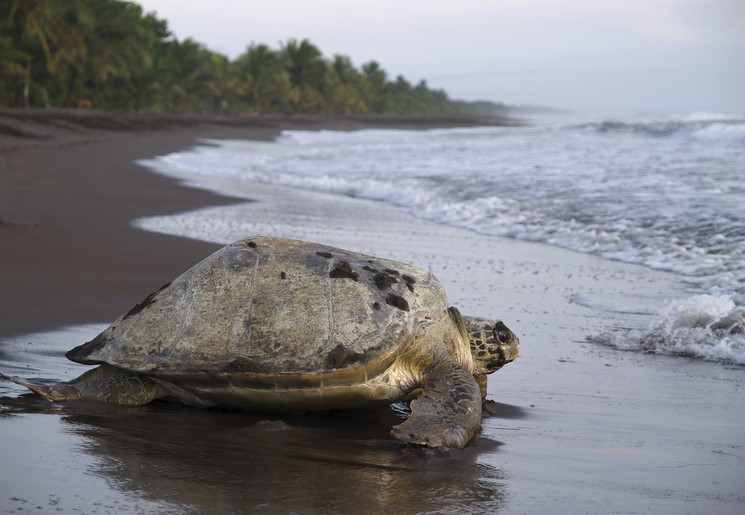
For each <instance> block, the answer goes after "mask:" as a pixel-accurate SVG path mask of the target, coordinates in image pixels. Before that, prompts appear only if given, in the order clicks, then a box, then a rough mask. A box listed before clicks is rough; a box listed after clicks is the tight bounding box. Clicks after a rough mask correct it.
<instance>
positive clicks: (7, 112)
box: [0, 107, 521, 151]
mask: <svg viewBox="0 0 745 515" xmlns="http://www.w3.org/2000/svg"><path fill="white" fill-rule="evenodd" d="M520 124H521V123H520V121H519V120H517V119H515V118H509V117H504V116H481V115H311V114H297V115H278V114H260V115H257V114H254V115H225V114H191V113H165V112H153V111H140V112H131V111H113V110H101V109H64V108H49V109H43V108H26V109H24V108H8V107H6V108H0V151H3V150H7V149H13V148H19V147H28V146H39V145H42V144H45V143H52V144H54V143H71V142H79V141H87V140H89V139H90V138H96V139H98V138H105V137H107V136H111V135H113V134H117V133H122V132H124V133H133V134H140V133H143V132H152V131H174V130H180V129H188V130H193V129H199V128H203V129H224V130H229V129H235V130H257V131H262V132H263V133H266V132H267V131H271V132H273V133H276V134H279V132H280V131H281V130H284V129H300V130H302V129H305V130H323V129H326V130H359V129H365V128H391V129H432V128H447V127H475V126H516V125H520ZM264 137H266V136H264Z"/></svg>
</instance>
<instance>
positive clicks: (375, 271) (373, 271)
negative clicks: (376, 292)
mask: <svg viewBox="0 0 745 515" xmlns="http://www.w3.org/2000/svg"><path fill="white" fill-rule="evenodd" d="M362 269H363V270H367V271H368V272H372V273H374V274H377V273H378V272H379V271H380V270H378V269H377V268H373V267H371V266H367V265H365V266H363V267H362Z"/></svg>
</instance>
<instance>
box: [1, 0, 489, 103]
mask: <svg viewBox="0 0 745 515" xmlns="http://www.w3.org/2000/svg"><path fill="white" fill-rule="evenodd" d="M0 105H4V106H19V107H22V106H59V107H91V106H92V107H97V108H117V109H129V110H142V109H147V110H160V111H190V112H215V113H228V112H230V113H246V112H279V113H298V112H303V113H335V114H346V113H355V114H361V113H399V114H434V113H436V114H446V113H476V114H494V113H495V112H496V111H497V110H498V109H499V108H500V107H501V106H500V105H499V104H491V103H466V102H459V101H453V100H450V99H449V98H448V96H447V94H446V93H445V92H444V91H442V90H436V89H430V88H429V87H428V86H427V84H426V83H425V82H424V81H421V82H419V83H418V84H416V85H412V84H411V83H409V82H408V81H407V80H406V79H405V78H404V77H402V76H398V77H396V79H395V80H389V78H388V74H387V73H386V72H385V70H384V69H383V68H381V67H380V65H379V64H378V63H377V62H375V61H370V62H369V63H366V64H363V65H362V66H361V68H360V69H357V68H356V67H355V66H354V65H353V64H352V62H351V60H350V59H349V58H348V57H346V56H343V55H334V56H333V58H332V59H327V58H325V57H324V56H323V54H322V53H321V51H320V50H319V49H318V48H317V47H315V46H314V45H313V44H312V43H311V42H310V41H308V40H307V39H304V40H302V41H298V40H296V39H290V40H288V41H287V42H285V43H284V44H282V45H281V46H280V48H279V49H272V48H270V47H268V46H266V45H264V44H254V43H252V44H251V45H250V46H248V47H247V48H246V51H245V52H244V53H243V54H241V55H240V56H239V57H238V58H237V59H235V60H234V61H231V60H230V59H228V58H227V57H226V56H224V55H221V54H218V53H215V52H212V51H210V50H208V49H207V48H205V47H204V45H202V44H201V43H198V42H196V41H193V40H192V39H184V40H182V41H179V40H178V39H176V38H175V37H173V35H172V34H171V33H170V31H169V29H168V23H167V22H166V21H165V20H161V19H158V18H157V17H156V16H155V15H154V14H152V13H144V12H143V10H142V7H141V6H139V5H138V4H136V3H133V2H125V1H120V0H0ZM490 111H491V112H490Z"/></svg>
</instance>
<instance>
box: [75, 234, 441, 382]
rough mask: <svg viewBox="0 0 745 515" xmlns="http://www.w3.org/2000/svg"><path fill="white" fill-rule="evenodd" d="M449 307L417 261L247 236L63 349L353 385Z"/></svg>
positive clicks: (183, 375)
mask: <svg viewBox="0 0 745 515" xmlns="http://www.w3.org/2000/svg"><path fill="white" fill-rule="evenodd" d="M446 309H447V303H446V299H445V292H444V289H443V287H442V285H441V284H440V282H439V281H438V280H437V279H436V278H435V277H434V276H433V275H432V274H430V273H429V272H427V271H425V270H422V269H420V268H416V267H413V266H410V265H406V264H403V263H397V262H394V261H389V260H385V259H379V258H375V257H371V256H366V255H363V254H358V253H355V252H349V251H345V250H341V249H337V248H333V247H328V246H324V245H319V244H315V243H307V242H301V241H294V240H286V239H278V238H267V237H256V238H248V239H244V240H240V241H238V242H235V243H233V244H231V245H228V246H226V247H224V248H222V249H220V250H219V251H217V252H216V253H214V254H212V255H211V256H209V257H208V258H206V259H205V260H203V261H202V262H200V263H198V264H197V265H195V266H194V267H192V268H191V269H189V270H188V271H186V272H185V273H184V274H182V275H181V276H179V277H178V278H176V279H175V280H174V281H173V282H171V283H169V284H167V285H165V286H163V287H162V288H161V289H160V290H159V291H157V292H155V293H153V294H151V295H149V296H148V297H147V298H146V299H145V300H143V301H142V302H140V303H139V304H137V305H136V306H134V307H133V308H132V309H131V310H130V311H129V312H128V313H126V314H125V315H123V316H122V317H120V318H119V319H118V320H117V321H116V322H114V323H113V324H112V325H111V326H110V327H109V328H108V329H106V330H105V331H103V332H102V333H101V334H99V335H98V336H97V337H96V338H94V339H93V340H91V341H90V342H88V343H86V344H83V345H81V346H79V347H77V348H75V349H73V350H71V351H70V352H68V353H67V357H68V358H70V359H71V360H73V361H77V362H80V363H85V364H98V363H108V364H110V365H113V366H116V367H119V368H122V369H127V370H130V371H133V372H137V373H144V374H147V375H150V376H152V377H162V378H169V379H173V378H180V381H179V382H180V383H181V384H184V381H185V380H188V381H190V380H196V381H198V382H202V383H203V384H209V382H210V381H211V380H215V381H217V380H218V378H220V379H219V380H220V381H223V382H224V381H225V380H226V378H227V380H228V381H230V380H231V378H232V377H233V376H235V377H240V378H242V379H243V381H244V382H245V381H246V380H249V382H250V378H251V377H265V378H266V377H269V378H272V379H271V380H272V382H274V383H275V385H276V384H277V383H281V381H282V377H288V378H289V377H296V378H298V377H300V378H305V379H308V378H311V377H312V376H317V375H320V374H322V375H324V376H325V377H326V378H329V377H333V376H334V374H335V373H336V374H342V375H345V376H347V379H346V381H345V382H346V384H351V383H352V382H354V381H363V380H364V378H366V377H372V376H373V375H374V374H376V373H379V372H382V371H383V370H385V369H386V368H387V367H388V366H390V364H391V363H392V362H393V361H394V360H395V359H396V357H397V356H398V355H399V353H400V352H401V350H402V348H403V347H404V346H406V345H407V344H408V342H409V341H410V336H411V333H412V331H413V330H414V327H415V325H416V323H417V322H418V321H419V320H422V319H423V318H424V317H432V318H440V317H442V314H443V312H444V311H445V310H446ZM349 372H355V373H353V374H352V375H351V376H350V374H349ZM355 378H356V379H355ZM327 380H328V379H327ZM311 382H313V381H311ZM239 383H240V382H239V381H236V383H235V386H236V387H239V386H238V384H239ZM243 384H245V383H243ZM298 386H300V385H298Z"/></svg>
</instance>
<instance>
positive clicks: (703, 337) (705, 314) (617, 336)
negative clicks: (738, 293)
mask: <svg viewBox="0 0 745 515" xmlns="http://www.w3.org/2000/svg"><path fill="white" fill-rule="evenodd" d="M658 315H659V316H658V317H657V318H656V319H655V321H654V322H653V323H651V324H650V325H649V326H648V327H647V328H646V329H642V330H639V329H623V330H615V331H613V332H603V333H598V334H594V335H591V336H589V337H588V339H589V340H590V341H593V342H596V343H600V344H604V345H610V346H613V347H616V348H618V349H622V350H634V351H642V352H647V353H653V354H665V355H671V356H688V357H694V358H703V359H706V360H712V361H723V362H729V363H737V364H745V307H742V306H736V305H735V303H734V301H733V300H732V298H731V297H730V296H729V295H719V296H713V295H707V294H703V295H696V296H693V297H689V298H686V299H679V300H675V301H673V302H670V303H669V304H668V305H667V306H666V307H665V308H664V309H662V310H660V312H659V314H658Z"/></svg>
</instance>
